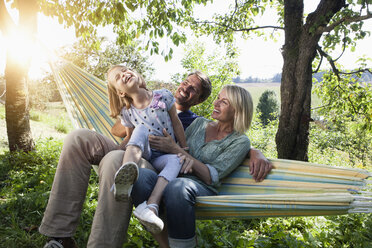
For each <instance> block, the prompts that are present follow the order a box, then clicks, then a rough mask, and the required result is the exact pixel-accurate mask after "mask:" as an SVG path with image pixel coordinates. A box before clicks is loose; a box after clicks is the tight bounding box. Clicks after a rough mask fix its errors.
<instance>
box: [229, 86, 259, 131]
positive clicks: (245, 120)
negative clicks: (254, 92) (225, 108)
mask: <svg viewBox="0 0 372 248" xmlns="http://www.w3.org/2000/svg"><path fill="white" fill-rule="evenodd" d="M222 89H226V95H227V98H228V100H229V101H230V104H231V106H232V107H233V108H234V110H235V116H234V130H235V131H237V132H239V133H241V134H244V133H245V132H246V131H248V129H249V128H250V126H251V123H252V118H253V101H252V97H251V94H250V93H249V92H248V91H247V90H246V89H244V88H243V87H240V86H238V85H232V84H231V85H225V86H224V87H223V88H222Z"/></svg>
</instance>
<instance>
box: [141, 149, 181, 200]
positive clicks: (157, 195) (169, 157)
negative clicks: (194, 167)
mask: <svg viewBox="0 0 372 248" xmlns="http://www.w3.org/2000/svg"><path fill="white" fill-rule="evenodd" d="M152 164H153V166H154V167H155V168H156V169H157V170H158V171H161V172H160V173H159V175H158V180H157V183H156V185H155V188H154V190H153V191H152V193H151V196H150V197H149V199H148V200H147V204H156V205H159V204H160V200H161V197H162V195H163V191H164V189H165V187H166V186H167V185H168V182H170V181H172V180H173V179H175V178H176V177H177V176H178V173H179V171H180V169H181V164H180V160H179V157H178V156H177V155H175V154H166V155H162V156H160V157H158V158H156V159H154V160H153V161H152Z"/></svg>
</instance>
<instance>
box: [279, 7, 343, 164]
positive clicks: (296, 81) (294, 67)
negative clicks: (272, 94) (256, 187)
mask: <svg viewBox="0 0 372 248" xmlns="http://www.w3.org/2000/svg"><path fill="white" fill-rule="evenodd" d="M344 4H345V1H343V0H322V1H321V2H320V3H319V5H318V8H317V10H316V11H315V12H313V13H312V14H311V15H309V16H308V18H307V20H306V23H305V24H303V19H302V18H303V1H298V0H287V1H284V25H285V29H284V31H285V43H284V46H283V52H282V55H283V60H284V64H283V70H282V82H281V86H280V91H281V92H280V94H281V113H280V117H279V127H278V131H277V134H276V144H277V151H278V157H279V158H285V159H294V160H303V161H307V160H308V154H307V151H308V146H309V122H310V119H311V112H310V110H311V89H312V62H313V60H314V58H315V55H316V49H317V46H318V42H319V40H320V37H321V34H320V33H317V32H315V31H314V30H317V28H318V27H320V26H326V25H327V24H328V23H329V21H330V19H331V18H332V17H333V15H334V14H335V13H336V12H338V11H339V10H340V9H341V8H342V7H343V6H344Z"/></svg>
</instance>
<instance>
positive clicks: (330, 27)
mask: <svg viewBox="0 0 372 248" xmlns="http://www.w3.org/2000/svg"><path fill="white" fill-rule="evenodd" d="M371 18H372V13H368V14H367V15H364V16H353V17H346V16H345V17H343V18H341V19H340V20H338V21H337V22H334V23H332V24H331V25H328V26H326V27H322V26H320V27H319V28H318V30H317V34H322V33H326V32H331V31H332V30H333V29H334V28H335V27H337V26H338V25H340V24H342V23H345V22H349V23H352V22H359V21H363V20H367V19H371Z"/></svg>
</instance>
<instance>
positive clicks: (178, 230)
mask: <svg viewBox="0 0 372 248" xmlns="http://www.w3.org/2000/svg"><path fill="white" fill-rule="evenodd" d="M157 179H158V176H157V174H156V173H155V172H154V171H151V170H149V169H142V168H141V169H140V171H139V177H138V180H137V181H136V182H135V183H134V185H133V190H132V194H131V196H132V200H133V204H134V205H135V206H137V205H139V204H141V203H142V202H144V201H146V200H147V199H148V198H149V197H150V195H151V192H152V190H153V189H154V187H155V184H156V181H157ZM210 195H216V193H214V192H213V191H211V190H210V189H208V188H206V187H205V186H203V185H201V184H200V183H198V182H196V181H194V180H192V179H189V178H182V177H181V178H180V177H178V178H176V179H174V180H173V181H171V182H170V183H169V184H168V185H167V187H166V188H165V190H164V192H163V201H162V205H163V206H161V207H164V208H165V210H166V216H167V220H166V221H167V225H168V235H169V238H171V239H177V240H184V239H191V238H194V237H195V202H196V197H197V196H210Z"/></svg>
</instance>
